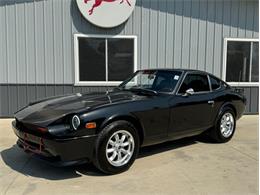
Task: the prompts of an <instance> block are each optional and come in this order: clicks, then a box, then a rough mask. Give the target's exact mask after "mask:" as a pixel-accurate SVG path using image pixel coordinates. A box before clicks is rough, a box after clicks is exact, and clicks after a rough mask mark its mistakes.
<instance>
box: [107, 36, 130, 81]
mask: <svg viewBox="0 0 260 195" xmlns="http://www.w3.org/2000/svg"><path fill="white" fill-rule="evenodd" d="M133 72H134V40H133V39H108V80H109V81H123V80H125V79H127V78H128V77H129V76H130V75H131V74H133Z"/></svg>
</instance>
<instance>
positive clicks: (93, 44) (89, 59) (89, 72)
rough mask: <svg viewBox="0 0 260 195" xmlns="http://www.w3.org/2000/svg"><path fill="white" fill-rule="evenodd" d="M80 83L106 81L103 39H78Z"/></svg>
mask: <svg viewBox="0 0 260 195" xmlns="http://www.w3.org/2000/svg"><path fill="white" fill-rule="evenodd" d="M79 79H80V81H106V59H105V39H100V38H79Z"/></svg>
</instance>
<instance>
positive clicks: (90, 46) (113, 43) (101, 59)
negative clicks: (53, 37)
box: [74, 34, 137, 86]
mask: <svg viewBox="0 0 260 195" xmlns="http://www.w3.org/2000/svg"><path fill="white" fill-rule="evenodd" d="M74 41H75V85H86V86H87V85H89V86H91V85H92V86H102V85H103V86H104V85H106V86H108V85H111V86H115V85H118V84H120V83H121V82H122V81H123V80H125V79H127V78H128V77H129V76H130V75H131V74H133V73H134V72H135V71H136V61H137V56H136V53H137V51H136V36H105V35H104V36H100V35H99V36H94V35H80V34H76V35H75V37H74Z"/></svg>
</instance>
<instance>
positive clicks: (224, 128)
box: [220, 113, 234, 138]
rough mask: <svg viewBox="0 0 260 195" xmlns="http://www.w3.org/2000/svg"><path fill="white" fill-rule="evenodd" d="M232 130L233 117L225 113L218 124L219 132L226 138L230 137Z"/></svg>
mask: <svg viewBox="0 0 260 195" xmlns="http://www.w3.org/2000/svg"><path fill="white" fill-rule="evenodd" d="M233 130H234V117H233V115H232V114H231V113H225V114H224V115H223V116H222V118H221V122H220V131H221V134H222V135H223V136H224V137H225V138H228V137H229V136H231V135H232V133H233Z"/></svg>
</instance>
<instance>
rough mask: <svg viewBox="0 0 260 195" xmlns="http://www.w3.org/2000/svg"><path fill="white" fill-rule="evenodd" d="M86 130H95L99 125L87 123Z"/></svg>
mask: <svg viewBox="0 0 260 195" xmlns="http://www.w3.org/2000/svg"><path fill="white" fill-rule="evenodd" d="M85 127H86V129H95V128H96V127H97V124H96V123H95V122H90V123H86V125H85Z"/></svg>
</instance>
